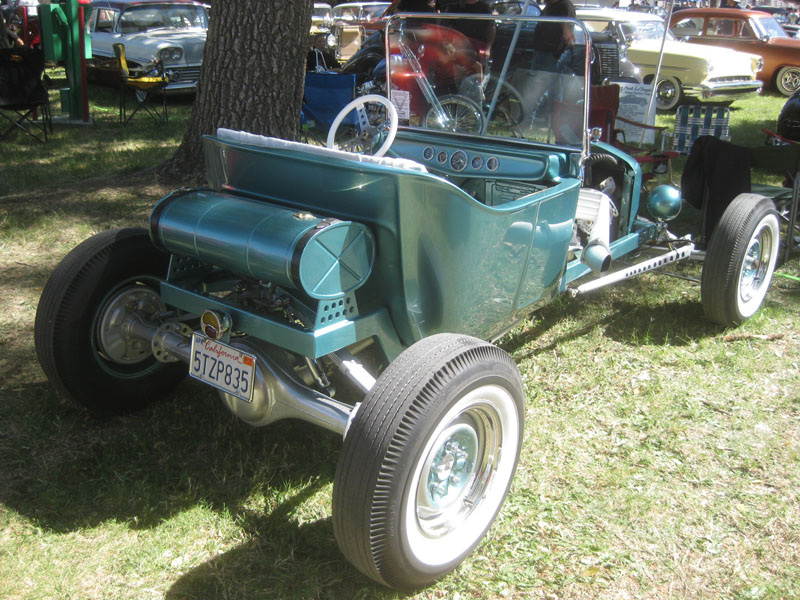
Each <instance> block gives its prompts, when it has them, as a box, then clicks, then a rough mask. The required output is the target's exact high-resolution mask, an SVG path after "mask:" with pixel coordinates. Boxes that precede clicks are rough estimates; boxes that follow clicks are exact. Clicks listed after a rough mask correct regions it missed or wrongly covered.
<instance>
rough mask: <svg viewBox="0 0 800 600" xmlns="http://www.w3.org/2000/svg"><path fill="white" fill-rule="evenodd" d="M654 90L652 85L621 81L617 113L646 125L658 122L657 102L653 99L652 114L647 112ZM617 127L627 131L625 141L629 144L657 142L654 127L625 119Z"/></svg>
mask: <svg viewBox="0 0 800 600" xmlns="http://www.w3.org/2000/svg"><path fill="white" fill-rule="evenodd" d="M652 91H653V86H652V85H642V84H638V83H620V84H619V111H618V112H617V115H618V116H620V117H625V118H626V119H630V120H631V121H636V122H637V123H644V124H646V125H655V124H656V102H655V100H653V106H652V108H651V109H650V114H649V115H648V114H647V104H648V102H650V94H651V92H652ZM616 128H617V129H621V130H622V131H624V132H625V141H626V142H627V143H628V144H640V143H645V144H652V143H654V142H655V138H656V133H655V131H653V130H652V129H649V130H647V129H644V128H642V127H636V126H635V125H629V124H628V123H625V122H623V121H617V123H616ZM643 132H645V134H644V141H642V133H643Z"/></svg>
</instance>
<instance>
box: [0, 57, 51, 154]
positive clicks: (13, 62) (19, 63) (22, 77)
mask: <svg viewBox="0 0 800 600" xmlns="http://www.w3.org/2000/svg"><path fill="white" fill-rule="evenodd" d="M44 77H46V76H45V75H44V53H43V52H42V51H41V50H37V49H32V48H22V47H19V48H6V49H0V117H2V118H3V119H4V121H0V125H3V126H5V128H4V129H3V130H2V131H0V140H4V139H6V138H8V137H10V136H11V134H12V133H14V132H15V131H23V132H25V133H27V134H28V135H30V136H31V137H33V138H35V139H37V140H39V141H41V142H46V141H47V132H48V130H49V131H50V132H51V133H52V131H53V123H52V119H51V115H50V99H49V97H48V93H47V88H46V87H45V84H44V81H43V78H44Z"/></svg>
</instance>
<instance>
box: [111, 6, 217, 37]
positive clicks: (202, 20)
mask: <svg viewBox="0 0 800 600" xmlns="http://www.w3.org/2000/svg"><path fill="white" fill-rule="evenodd" d="M191 28H200V29H208V18H207V16H206V11H205V9H204V8H203V7H202V6H194V5H191V4H148V5H143V6H133V7H131V8H128V9H127V10H125V11H124V12H123V13H122V15H121V16H120V18H119V31H120V33H136V32H142V31H152V30H154V29H191Z"/></svg>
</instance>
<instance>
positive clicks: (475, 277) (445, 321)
mask: <svg viewBox="0 0 800 600" xmlns="http://www.w3.org/2000/svg"><path fill="white" fill-rule="evenodd" d="M407 136H408V137H407V138H402V137H401V136H398V139H401V140H403V139H405V140H406V142H403V141H401V144H402V143H409V144H411V146H413V145H414V135H413V134H407ZM456 137H457V136H456ZM440 139H441V140H442V143H453V142H452V140H450V139H449V138H448V137H447V136H442V137H441V138H440ZM487 149H488V150H491V151H495V152H496V151H497V144H496V143H492V144H491V145H488V146H487ZM512 150H513V155H514V156H515V157H516V158H515V163H514V172H513V179H514V180H516V181H520V180H522V181H526V182H529V183H530V184H532V185H533V184H537V185H536V190H535V191H533V192H532V193H528V194H524V195H523V196H521V197H519V198H517V199H514V200H513V201H510V202H505V203H503V204H500V205H498V206H488V205H486V204H484V203H482V202H479V201H478V200H477V199H476V198H474V197H472V196H471V195H470V194H468V193H466V192H465V191H464V190H463V189H461V187H459V186H457V185H455V184H454V183H453V182H452V181H450V180H448V179H446V178H445V177H442V176H440V175H437V174H435V173H430V172H429V173H424V172H419V171H413V170H409V169H402V168H397V167H394V166H385V165H379V164H372V163H360V162H354V161H350V160H347V159H338V158H336V157H333V158H332V157H320V156H318V155H314V154H312V153H306V152H302V151H295V150H289V149H275V148H259V147H254V146H249V145H243V144H237V143H232V142H227V141H226V142H223V141H221V140H219V139H218V138H215V137H207V138H205V139H204V151H205V153H206V164H207V167H208V171H209V185H210V187H211V189H212V190H215V191H217V192H222V193H225V194H231V195H234V196H239V197H242V198H249V199H251V200H257V201H264V202H265V203H269V204H270V205H273V206H276V207H284V208H286V209H289V210H291V211H308V212H309V213H312V214H314V215H315V216H316V217H319V218H335V219H340V220H345V221H354V222H357V223H361V224H364V225H365V226H367V227H368V228H369V230H370V231H371V233H372V236H373V237H374V240H375V248H376V250H375V267H374V268H373V270H372V274H371V275H370V277H369V278H368V280H367V281H366V282H365V283H364V284H363V285H362V286H361V287H360V288H358V289H357V290H355V291H354V292H353V296H354V299H355V303H354V304H355V305H357V307H358V310H357V311H356V312H354V313H352V314H349V315H347V316H346V318H343V319H342V320H340V321H337V322H336V323H333V324H330V323H321V322H320V321H317V322H315V324H314V326H313V328H310V329H308V330H305V329H302V328H295V327H294V325H288V324H285V323H281V324H278V323H273V322H266V321H265V322H264V323H262V324H261V325H258V324H257V321H258V320H259V318H260V317H259V316H258V315H256V314H251V313H248V311H243V310H239V309H235V310H234V312H235V313H236V315H237V320H239V321H240V325H245V324H246V325H247V326H246V327H243V330H245V331H248V333H253V334H254V335H257V336H258V337H262V336H263V337H264V339H267V341H270V342H271V343H275V344H277V345H282V346H284V347H287V348H288V349H292V351H297V352H300V353H303V354H306V355H308V356H319V355H321V354H324V353H326V352H331V351H334V350H336V349H338V348H341V347H344V346H346V345H349V344H351V343H354V342H355V341H359V340H360V339H364V337H363V336H367V337H369V336H375V337H377V338H378V339H379V341H380V343H381V346H382V347H383V348H384V352H385V353H386V354H387V356H389V357H390V358H391V357H392V356H393V355H394V354H395V352H397V351H398V349H399V348H402V347H404V346H408V345H410V344H412V343H413V342H414V341H416V340H418V339H421V338H422V337H427V336H429V335H432V334H435V333H439V332H459V333H468V334H470V335H474V336H477V337H481V338H484V339H489V338H491V337H492V336H494V335H496V334H498V333H500V332H502V331H504V330H505V329H507V328H508V327H509V326H510V325H512V324H513V323H514V322H515V321H517V320H519V318H521V317H522V316H523V315H524V313H526V312H528V311H530V310H532V309H533V308H535V307H537V306H538V305H540V304H541V303H543V302H544V301H546V300H549V299H550V298H551V297H552V296H554V295H555V294H557V293H558V292H559V290H560V287H561V280H562V278H563V276H564V271H565V268H566V257H567V254H568V246H569V243H570V240H571V237H572V222H573V219H574V216H575V210H576V206H577V201H578V191H579V188H580V180H579V179H578V178H577V177H574V176H570V173H569V170H570V168H571V166H570V165H573V164H574V161H572V160H571V158H570V156H569V155H567V154H566V153H559V152H558V151H554V149H553V147H546V148H543V149H542V150H541V151H535V150H534V151H530V150H529V154H528V158H527V159H526V155H525V154H524V153H521V152H520V150H519V148H518V147H517V148H513V149H512V148H511V147H509V150H508V152H509V156H511V155H512ZM404 157H408V156H407V155H406V154H405V153H404ZM526 167H527V168H526ZM492 177H493V178H494V179H502V177H503V174H502V173H500V172H498V173H496V174H493V175H492ZM198 210H199V209H198ZM220 227H221V228H222V229H225V228H226V227H227V226H226V225H225V226H224V225H220ZM220 233H221V234H225V233H226V232H225V231H221V232H220ZM208 235H209V236H211V237H213V236H214V233H213V232H208ZM220 238H224V235H220ZM234 271H235V270H234ZM164 289H165V291H164V293H165V301H167V303H168V304H169V305H171V306H176V307H178V308H182V309H184V310H187V311H190V312H198V311H200V310H201V309H203V307H204V306H205V307H206V308H208V307H210V306H211V305H215V308H218V309H221V310H222V309H224V306H221V304H224V301H221V300H219V299H217V298H212V297H207V296H206V295H204V294H203V293H202V292H198V291H196V290H195V291H192V290H188V289H187V290H183V289H181V285H180V284H179V283H176V282H169V283H168V284H167V285H165V288H164ZM304 301H307V298H306V299H305V300H304ZM382 311H386V315H387V317H379V316H378V315H381V314H383V313H382ZM228 312H231V310H228ZM317 314H319V309H318V308H317ZM365 319H366V320H365ZM387 321H388V322H390V323H391V328H389V327H387V325H386V323H387ZM390 329H391V331H390ZM259 332H260V333H259Z"/></svg>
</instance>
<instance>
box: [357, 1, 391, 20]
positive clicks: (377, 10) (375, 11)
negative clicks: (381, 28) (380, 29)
mask: <svg viewBox="0 0 800 600" xmlns="http://www.w3.org/2000/svg"><path fill="white" fill-rule="evenodd" d="M388 6H389V5H388V4H378V5H377V6H368V7H367V8H365V9H364V15H363V17H362V18H364V19H366V20H368V21H371V20H372V19H377V18H378V17H382V16H383V13H385V12H386V9H387V8H388Z"/></svg>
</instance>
